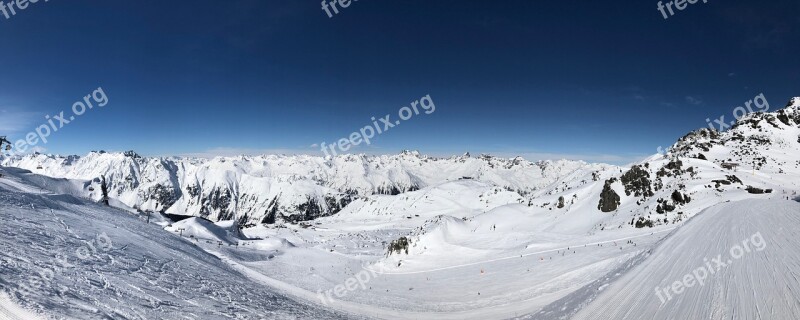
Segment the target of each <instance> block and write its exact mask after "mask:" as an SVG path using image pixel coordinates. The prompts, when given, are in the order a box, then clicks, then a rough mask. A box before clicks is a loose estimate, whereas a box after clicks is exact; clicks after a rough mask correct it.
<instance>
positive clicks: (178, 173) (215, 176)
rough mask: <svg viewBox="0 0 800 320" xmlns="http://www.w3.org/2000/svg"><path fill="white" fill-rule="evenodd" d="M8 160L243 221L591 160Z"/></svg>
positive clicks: (404, 156) (413, 155)
mask: <svg viewBox="0 0 800 320" xmlns="http://www.w3.org/2000/svg"><path fill="white" fill-rule="evenodd" d="M3 164H4V165H6V166H14V167H19V168H23V169H28V170H31V171H33V172H35V173H39V174H44V175H48V176H53V177H59V178H67V179H80V180H89V181H91V182H90V183H89V184H88V185H87V193H88V194H87V195H88V196H89V197H92V198H95V199H99V196H100V195H99V190H100V177H102V176H105V179H106V181H107V183H108V187H109V190H110V196H111V197H112V198H115V199H118V200H120V201H121V202H123V203H125V204H126V205H128V206H130V207H133V208H136V209H140V210H151V211H164V212H167V213H174V214H187V215H195V216H200V217H204V218H208V219H210V220H214V221H220V220H237V221H239V223H240V224H257V223H276V222H280V221H287V222H299V221H306V220H312V219H315V218H318V217H322V216H328V215H332V214H335V213H337V212H339V211H340V210H341V209H343V208H344V207H345V206H347V205H348V204H349V203H351V202H352V201H354V200H355V199H357V198H358V197H359V196H368V195H376V194H386V195H396V194H401V193H405V192H409V191H414V190H418V189H420V188H424V187H428V186H432V185H436V184H439V183H443V182H447V181H457V180H462V179H469V180H477V181H481V182H485V183H488V184H490V185H495V186H498V187H502V188H504V189H506V190H510V191H514V192H517V193H519V194H521V195H526V194H530V193H532V192H535V191H536V190H539V189H541V188H544V187H546V186H547V185H548V184H550V183H552V182H554V181H556V180H558V179H559V178H561V177H563V176H565V175H567V174H569V173H571V172H574V171H575V170H578V169H579V168H585V167H589V166H596V165H590V164H587V163H585V162H581V161H568V160H560V161H539V162H531V161H527V160H525V159H523V158H520V157H517V158H511V159H503V158H496V157H492V156H489V155H481V156H479V157H471V156H469V154H465V155H463V156H455V157H450V158H434V157H429V156H424V155H421V154H419V153H418V152H416V151H404V152H402V153H400V154H398V155H389V156H386V155H383V156H368V155H341V156H337V157H333V158H330V157H329V158H324V157H315V156H305V155H297V156H282V155H264V156H239V157H218V158H214V159H197V158H176V157H172V158H150V157H141V156H139V155H137V154H136V153H135V152H133V151H128V152H124V153H106V152H102V151H101V152H92V153H89V154H88V155H87V156H84V157H79V156H54V155H44V154H33V155H28V156H22V157H15V158H12V159H5V160H4V161H3Z"/></svg>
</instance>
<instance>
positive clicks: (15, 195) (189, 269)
mask: <svg viewBox="0 0 800 320" xmlns="http://www.w3.org/2000/svg"><path fill="white" fill-rule="evenodd" d="M0 173H2V174H3V177H2V178H0V248H2V250H0V319H8V318H10V319H15V318H19V319H25V320H29V319H32V317H31V313H34V314H37V315H38V317H41V318H51V319H81V320H88V319H203V320H205V319H298V318H300V319H338V318H345V317H347V316H346V315H343V314H340V313H336V312H331V311H327V310H324V309H323V308H321V307H319V306H313V305H310V304H307V303H301V302H297V301H295V300H292V299H290V298H287V297H285V296H284V295H283V294H282V293H280V292H276V291H275V290H274V289H271V288H269V287H265V286H261V285H259V284H256V283H253V282H252V281H251V280H249V279H248V278H246V277H244V276H242V275H241V274H239V273H238V272H236V271H235V270H233V269H232V268H230V267H229V266H228V265H227V264H226V263H224V262H222V261H220V260H219V259H218V258H216V257H214V256H212V255H210V254H208V253H207V252H205V251H203V250H202V249H200V248H198V247H197V246H196V245H195V244H192V243H190V241H189V240H186V239H185V238H180V237H178V236H175V235H173V234H170V233H169V232H165V231H164V230H163V229H162V228H161V227H159V226H156V225H152V224H146V223H145V222H144V221H142V220H140V219H138V218H137V217H136V216H133V215H130V214H128V213H126V212H124V211H121V210H117V209H113V208H108V207H104V206H101V205H97V204H95V203H92V202H89V201H86V200H83V199H80V198H77V197H74V196H70V195H57V194H53V193H48V192H46V190H45V189H44V188H43V187H44V186H45V185H54V184H56V182H57V180H52V181H45V180H46V178H43V177H41V176H35V175H30V174H28V173H26V172H25V171H24V170H20V169H11V168H0ZM43 182H45V183H43ZM19 307H23V308H25V310H21V309H20V308H19Z"/></svg>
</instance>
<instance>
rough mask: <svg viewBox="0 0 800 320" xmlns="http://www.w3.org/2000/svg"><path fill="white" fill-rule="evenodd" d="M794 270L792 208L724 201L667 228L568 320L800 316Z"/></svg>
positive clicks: (798, 257) (798, 235) (798, 246)
mask: <svg viewBox="0 0 800 320" xmlns="http://www.w3.org/2000/svg"><path fill="white" fill-rule="evenodd" d="M798 272H800V203H796V202H793V201H780V200H774V201H771V200H744V201H738V202H730V203H724V204H721V205H718V206H715V207H713V208H711V209H708V210H706V211H705V212H703V213H701V214H700V215H698V216H697V217H695V218H693V219H692V221H691V222H689V223H687V224H686V225H684V226H683V227H681V228H679V229H678V230H677V231H675V233H674V234H672V235H671V236H670V237H669V238H668V239H666V240H665V241H664V242H663V243H661V244H660V245H658V246H656V247H655V248H654V249H653V251H652V253H651V256H650V257H649V258H648V259H646V260H645V261H643V262H642V263H641V264H640V265H638V266H637V267H635V268H633V269H631V270H630V271H629V272H627V273H626V274H625V275H623V276H622V277H620V278H619V279H618V280H617V281H615V282H613V283H611V284H610V285H609V286H608V287H606V288H603V289H602V292H601V293H600V294H599V295H598V296H597V298H596V299H595V300H594V301H592V302H591V303H590V304H589V305H588V306H587V307H586V308H583V309H582V310H581V311H580V312H579V313H577V314H576V316H575V317H574V319H603V320H604V319H635V320H638V319H787V320H788V319H800V281H799V280H798ZM685 279H687V280H685ZM688 279H693V280H688ZM676 282H683V283H685V284H689V285H690V286H686V285H685V284H684V285H680V286H679V285H676V284H675V283H676ZM669 288H674V290H670V289H669ZM598 290H600V288H598ZM665 290H666V292H665Z"/></svg>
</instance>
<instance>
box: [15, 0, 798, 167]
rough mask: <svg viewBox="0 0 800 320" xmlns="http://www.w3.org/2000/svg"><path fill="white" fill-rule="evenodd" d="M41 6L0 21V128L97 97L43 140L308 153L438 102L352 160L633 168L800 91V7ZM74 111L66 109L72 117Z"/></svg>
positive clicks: (191, 151)
mask: <svg viewBox="0 0 800 320" xmlns="http://www.w3.org/2000/svg"><path fill="white" fill-rule="evenodd" d="M657 3H658V2H657V1H530V0H526V1H522V0H520V1H515V0H508V1H377V0H370V1H360V2H353V3H352V4H351V5H350V6H349V7H348V8H346V9H343V10H342V11H341V12H340V13H339V14H338V15H335V16H334V17H332V18H329V17H328V15H327V14H326V13H325V12H324V11H323V10H322V8H321V6H320V2H319V1H286V0H282V1H272V0H263V1H260V0H252V1H251V0H243V1H203V0H199V1H192V2H190V3H189V2H184V1H80V0H75V1H49V2H43V1H40V2H38V3H36V4H31V5H30V6H29V7H28V8H26V9H25V10H20V11H18V12H17V14H16V15H14V16H11V17H10V18H9V19H5V17H3V16H0V28H2V29H0V30H2V32H3V40H2V41H0V52H2V55H1V56H2V59H0V67H1V68H0V135H8V136H10V138H12V139H14V140H16V139H20V138H23V137H24V135H25V134H26V133H27V132H30V131H32V130H34V129H35V128H36V127H37V126H39V125H41V124H43V123H44V122H45V121H46V120H45V115H50V116H52V115H57V114H58V113H59V112H60V111H63V110H67V111H68V110H70V106H71V105H72V104H73V103H74V102H76V101H79V100H81V99H82V97H84V96H85V95H87V94H89V93H91V92H92V91H93V90H95V89H97V88H98V87H102V88H103V89H104V91H105V92H106V94H107V96H108V98H109V104H108V105H107V106H106V107H103V108H95V109H92V110H91V111H89V112H87V113H86V114H84V115H82V116H80V117H78V118H77V119H76V120H75V121H72V122H71V123H70V124H69V125H67V126H65V127H64V128H62V129H61V130H59V131H58V132H57V133H53V134H52V135H51V137H50V138H49V141H48V143H47V144H39V147H40V148H43V149H44V150H46V152H50V153H61V154H84V153H86V152H88V151H90V150H100V149H103V150H112V151H124V150H129V149H133V150H136V151H137V152H139V153H140V154H143V155H215V154H219V155H231V154H236V153H248V154H252V153H309V154H320V152H319V148H312V147H311V146H312V145H314V144H319V143H321V142H327V143H332V142H335V141H336V140H338V139H340V138H344V137H347V136H348V135H350V133H352V132H355V131H358V130H359V129H360V128H362V127H364V126H365V125H369V124H370V123H371V118H372V117H381V116H383V115H385V114H390V113H391V114H396V113H397V110H398V109H400V108H401V107H402V106H405V105H408V104H410V103H411V102H412V101H415V100H418V99H419V98H420V97H422V96H424V95H427V94H430V95H431V97H432V98H433V100H434V101H435V104H436V111H435V112H434V113H432V114H430V115H424V114H422V115H419V116H416V117H414V118H412V119H410V120H408V121H405V122H403V124H402V125H400V126H398V127H396V128H393V129H391V130H390V131H387V132H385V133H383V134H381V135H380V136H379V137H377V138H375V139H373V143H372V144H371V145H369V146H366V145H362V146H359V147H357V148H356V149H354V152H364V153H397V152H399V151H400V150H402V149H416V150H420V151H421V152H422V153H427V154H432V155H450V154H461V153H464V152H467V151H469V152H472V153H481V152H487V153H493V154H498V155H502V156H513V155H524V156H527V157H529V158H532V159H541V158H561V157H567V158H573V159H585V160H589V161H603V162H611V163H625V162H627V161H630V160H633V159H636V158H637V157H642V156H644V155H649V154H653V153H655V152H656V148H657V147H658V146H662V145H663V146H667V145H669V144H671V143H672V142H674V141H675V140H676V139H677V138H679V137H681V136H682V135H683V134H685V133H687V132H688V131H689V130H693V129H696V128H700V127H704V126H706V121H705V119H706V118H712V119H714V118H718V117H719V116H720V115H729V114H731V112H732V110H733V109H734V108H735V107H737V106H740V105H743V104H744V103H745V102H746V101H748V100H750V99H752V98H753V97H755V96H756V95H758V94H760V93H764V94H765V96H766V97H767V99H768V101H769V102H770V104H771V107H772V109H773V110H774V109H776V108H779V107H782V106H784V105H785V104H786V102H787V101H788V100H789V98H790V97H793V96H800V87H798V84H799V83H800V72H798V71H800V59H798V58H797V52H800V42H798V41H797V39H800V37H799V36H800V15H797V14H796V13H797V12H799V11H800V3H798V2H797V1H769V2H762V1H741V0H730V1H729V0H726V1H718V0H710V1H709V2H708V3H705V4H704V3H702V2H700V3H698V4H694V5H689V7H688V8H686V9H685V10H683V11H679V12H677V13H676V15H674V16H672V17H670V18H669V19H664V18H663V16H662V15H661V13H660V12H659V11H658V10H657ZM67 113H69V112H67Z"/></svg>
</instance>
